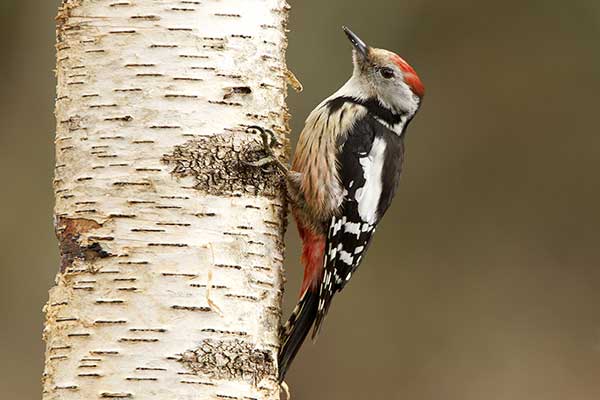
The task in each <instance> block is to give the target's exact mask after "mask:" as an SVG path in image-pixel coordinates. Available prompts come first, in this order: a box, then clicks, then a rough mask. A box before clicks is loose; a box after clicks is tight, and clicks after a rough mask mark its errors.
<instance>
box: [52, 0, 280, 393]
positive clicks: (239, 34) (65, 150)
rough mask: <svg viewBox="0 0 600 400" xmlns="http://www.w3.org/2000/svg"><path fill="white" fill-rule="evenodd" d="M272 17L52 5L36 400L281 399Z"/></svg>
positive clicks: (273, 13)
mask: <svg viewBox="0 0 600 400" xmlns="http://www.w3.org/2000/svg"><path fill="white" fill-rule="evenodd" d="M287 11H288V6H287V4H286V2H285V0H198V1H195V0H194V1H184V0H63V4H62V6H61V9H60V11H59V15H58V18H57V21H58V26H57V54H58V60H57V75H58V87H57V92H58V94H57V99H56V117H57V132H56V172H55V176H56V179H55V181H54V187H55V192H56V209H55V224H56V230H57V236H58V238H59V243H60V250H61V256H62V265H61V269H60V272H59V274H58V275H57V279H56V286H55V287H54V288H52V289H51V291H50V298H49V302H48V304H47V305H46V307H45V312H46V325H45V330H44V338H45V340H46V343H47V350H46V364H45V371H44V396H43V398H44V399H45V400H50V399H86V400H92V399H111V398H113V399H121V398H133V399H248V400H250V399H277V398H279V390H278V384H277V378H276V377H277V373H276V372H277V371H276V369H277V365H276V359H277V356H276V354H277V350H278V346H279V343H278V336H277V331H278V326H279V320H280V303H281V294H282V262H283V232H284V230H285V203H284V200H283V196H282V195H283V185H282V183H281V179H280V178H279V177H278V176H277V175H276V174H275V173H274V171H265V170H261V169H256V168H246V167H245V166H244V165H243V164H242V163H241V160H243V159H245V158H246V159H256V158H258V156H259V153H260V147H261V145H260V143H259V141H258V140H257V137H256V135H254V134H250V133H247V132H246V127H247V126H248V125H261V126H264V127H265V128H271V129H273V130H274V131H275V132H277V133H278V136H279V139H280V141H281V142H283V143H284V144H287V142H286V140H287V139H286V138H285V133H286V132H287V129H288V128H287V112H286V108H285V93H286V81H285V76H286V73H287V72H286V71H287V70H286V66H285V48H286V36H285V25H286V19H287ZM285 148H286V149H287V146H286V147H285Z"/></svg>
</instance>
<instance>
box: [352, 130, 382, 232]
mask: <svg viewBox="0 0 600 400" xmlns="http://www.w3.org/2000/svg"><path fill="white" fill-rule="evenodd" d="M385 146H386V143H385V140H384V139H383V138H381V137H376V138H375V140H374V141H373V146H372V147H371V151H370V152H369V154H368V155H367V156H366V157H361V158H359V161H360V164H361V166H362V167H363V171H364V177H365V185H364V186H363V187H362V188H360V189H358V190H356V196H355V199H356V202H357V203H358V214H359V215H360V217H361V218H362V220H363V221H366V222H368V223H369V224H374V223H375V222H376V221H377V206H378V205H379V198H380V197H381V191H382V186H383V182H382V174H383V162H384V160H385V157H384V155H385Z"/></svg>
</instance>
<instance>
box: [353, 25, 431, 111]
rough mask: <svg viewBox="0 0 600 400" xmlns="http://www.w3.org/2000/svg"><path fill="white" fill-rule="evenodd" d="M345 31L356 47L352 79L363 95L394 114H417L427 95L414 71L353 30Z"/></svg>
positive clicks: (394, 55)
mask: <svg viewBox="0 0 600 400" xmlns="http://www.w3.org/2000/svg"><path fill="white" fill-rule="evenodd" d="M343 29H344V32H345V33H346V36H348V39H349V40H350V42H351V43H352V45H353V46H354V51H353V61H354V72H353V76H352V78H353V80H355V82H354V85H357V86H358V87H356V89H357V91H358V92H360V93H361V96H363V97H365V98H368V97H376V98H377V99H378V100H379V102H380V103H381V104H382V105H383V106H385V107H386V108H388V109H391V110H393V111H397V112H408V113H409V114H414V113H415V112H416V111H417V109H418V108H419V105H420V103H421V100H422V99H423V96H424V95H425V87H424V86H423V83H422V82H421V79H420V78H419V76H418V75H417V73H416V71H415V70H414V68H413V67H411V66H410V65H409V64H408V63H407V62H406V61H404V59H403V58H402V57H400V56H399V55H397V54H396V53H393V52H391V51H388V50H384V49H376V48H373V47H369V46H368V45H367V44H366V43H365V42H364V41H363V40H362V39H360V38H359V37H358V36H357V35H356V34H355V33H354V32H352V31H351V30H350V29H348V28H347V27H345V26H344V27H343Z"/></svg>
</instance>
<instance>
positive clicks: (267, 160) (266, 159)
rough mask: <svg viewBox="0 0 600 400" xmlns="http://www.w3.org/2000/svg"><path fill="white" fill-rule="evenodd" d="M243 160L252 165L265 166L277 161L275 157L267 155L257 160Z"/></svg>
mask: <svg viewBox="0 0 600 400" xmlns="http://www.w3.org/2000/svg"><path fill="white" fill-rule="evenodd" d="M242 162H243V163H244V164H246V165H248V166H250V167H263V166H265V165H268V164H271V163H273V162H275V157H273V156H267V157H264V158H261V159H260V160H256V161H242Z"/></svg>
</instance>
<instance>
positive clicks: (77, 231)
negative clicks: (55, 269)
mask: <svg viewBox="0 0 600 400" xmlns="http://www.w3.org/2000/svg"><path fill="white" fill-rule="evenodd" d="M101 227H102V225H101V224H99V223H97V222H96V221H93V220H90V219H85V218H64V217H61V218H59V220H58V223H57V225H56V236H57V238H58V243H59V248H60V256H61V263H60V272H65V271H66V269H67V268H68V267H70V266H71V265H73V261H75V259H82V260H86V261H91V260H94V259H97V258H106V257H110V256H111V255H112V254H110V253H108V252H106V251H105V250H103V249H102V247H101V246H100V244H99V243H90V244H88V245H84V244H82V243H81V235H82V234H83V233H86V232H89V231H92V230H96V229H99V228H101Z"/></svg>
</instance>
